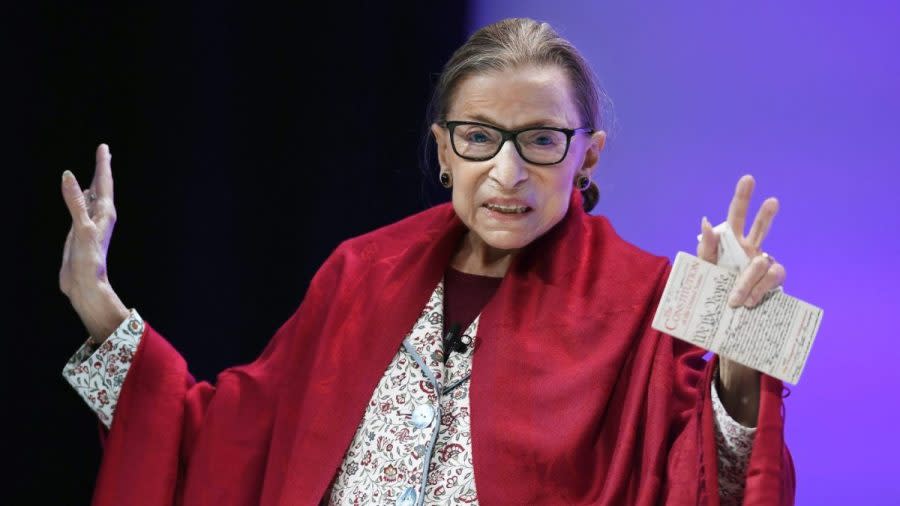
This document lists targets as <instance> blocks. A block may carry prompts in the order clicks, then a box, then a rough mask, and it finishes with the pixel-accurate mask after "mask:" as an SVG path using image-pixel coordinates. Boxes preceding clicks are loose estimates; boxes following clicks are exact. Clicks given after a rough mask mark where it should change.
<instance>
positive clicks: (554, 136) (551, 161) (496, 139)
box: [441, 121, 594, 165]
mask: <svg viewBox="0 0 900 506" xmlns="http://www.w3.org/2000/svg"><path fill="white" fill-rule="evenodd" d="M441 126H443V127H444V128H446V129H447V130H449V131H450V144H451V145H452V146H453V151H454V152H455V153H456V154H457V155H459V156H460V157H461V158H465V159H466V160H472V161H474V162H481V161H484V160H490V159H491V158H493V157H495V156H497V153H499V152H500V149H501V148H502V147H503V143H504V142H506V141H508V140H510V139H512V141H513V145H514V146H515V147H516V151H518V152H519V156H521V157H522V159H523V160H525V161H526V162H528V163H533V164H535V165H555V164H557V163H559V162H561V161H563V160H564V159H565V158H566V154H567V153H568V152H569V143H570V142H571V141H572V136H573V135H575V134H576V133H580V132H587V133H589V134H590V133H594V130H593V129H592V128H590V127H581V128H575V129H571V128H554V127H531V128H523V129H522V130H515V131H510V130H504V129H502V128H497V127H495V126H493V125H486V124H484V123H477V122H474V121H444V122H443V123H441Z"/></svg>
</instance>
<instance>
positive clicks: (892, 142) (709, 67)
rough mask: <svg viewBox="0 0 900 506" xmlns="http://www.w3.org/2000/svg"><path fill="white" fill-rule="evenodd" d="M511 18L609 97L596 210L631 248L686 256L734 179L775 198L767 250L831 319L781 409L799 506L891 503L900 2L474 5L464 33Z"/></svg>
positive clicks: (896, 375) (898, 367)
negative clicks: (548, 32) (555, 34)
mask: <svg viewBox="0 0 900 506" xmlns="http://www.w3.org/2000/svg"><path fill="white" fill-rule="evenodd" d="M512 16H527V17H533V18H537V19H542V20H546V21H548V22H550V23H551V24H552V25H553V26H555V27H556V28H557V29H559V31H561V32H562V34H563V35H564V36H565V37H568V38H569V39H570V40H571V41H572V42H574V43H575V45H576V46H577V47H578V48H580V49H581V50H582V51H583V52H584V53H585V55H586V57H587V58H588V59H589V60H590V62H591V64H592V65H593V67H594V70H595V72H596V73H597V74H598V75H599V77H600V79H601V81H602V83H603V85H604V86H605V88H606V91H607V92H608V94H609V96H610V97H611V99H612V102H613V104H614V113H613V114H612V115H610V116H608V119H609V123H610V128H611V132H612V136H611V138H610V139H609V141H608V142H607V146H608V148H607V150H606V151H605V152H604V154H603V156H602V159H601V163H600V167H599V170H598V171H597V176H596V179H597V181H598V182H599V185H600V188H601V192H602V197H601V201H600V205H599V206H598V212H599V213H602V214H605V215H607V216H609V217H610V218H611V219H612V222H613V224H614V225H615V226H616V228H617V229H618V230H619V232H620V233H621V234H622V235H623V236H624V237H625V238H627V239H629V240H631V241H633V242H634V243H636V244H638V245H639V246H641V247H643V248H645V249H648V250H650V251H652V252H654V253H657V254H661V255H668V256H669V257H674V255H675V252H676V251H678V250H685V251H690V252H694V251H695V247H696V242H695V236H696V234H697V232H698V230H699V226H700V225H699V224H700V219H701V217H702V216H704V215H705V216H708V217H709V219H710V221H712V222H713V223H714V224H715V223H718V222H720V221H723V220H724V219H725V217H726V211H727V206H728V202H729V199H730V197H731V194H732V191H733V188H734V184H735V183H736V182H737V180H738V178H739V177H740V176H741V174H747V173H750V174H753V175H754V176H755V177H756V179H757V193H756V195H755V196H754V205H756V206H758V204H759V203H760V202H762V200H763V199H764V198H765V197H768V196H772V195H774V196H777V197H778V198H779V199H780V201H781V212H780V213H779V215H778V217H777V218H776V219H775V223H774V226H773V228H772V230H771V233H770V236H769V239H768V240H767V241H766V244H765V247H766V249H767V250H768V251H769V252H771V253H772V254H773V255H774V256H776V257H777V258H778V260H779V261H780V262H782V263H783V264H784V265H785V266H786V267H787V271H788V277H787V282H786V286H785V289H786V291H787V292H788V293H790V294H793V295H796V296H798V297H801V298H803V299H805V300H808V301H810V302H812V303H814V304H817V305H819V306H821V307H822V308H824V310H825V315H824V318H823V324H822V328H821V331H820V333H819V336H818V338H817V340H816V342H815V345H814V347H813V350H812V356H811V358H810V360H809V363H808V365H807V367H806V369H805V371H804V373H803V377H802V379H801V380H800V383H799V385H798V386H796V387H794V388H792V394H791V396H790V398H789V399H788V401H787V408H786V412H787V415H786V416H787V440H788V445H789V447H790V449H791V450H792V453H793V456H794V459H795V462H796V467H797V480H798V489H797V503H798V504H800V505H813V504H814V505H825V504H829V505H830V504H841V505H843V504H897V501H898V500H900V499H898V498H900V480H898V479H897V475H898V472H900V465H898V463H897V462H898V459H897V458H896V456H897V455H898V454H900V442H898V436H897V429H896V428H897V417H898V415H900V406H898V394H897V387H898V385H900V351H898V350H900V346H898V343H897V336H898V331H897V328H896V320H895V319H894V317H895V316H896V314H897V312H898V310H900V297H898V295H897V291H898V281H900V276H898V271H900V267H898V263H897V258H898V256H900V237H898V231H900V205H898V202H900V198H898V195H897V193H898V190H897V189H898V186H900V174H898V172H900V126H898V125H900V92H898V91H900V58H898V57H897V54H898V53H897V48H900V30H898V29H897V27H898V26H900V7H897V6H896V4H895V3H894V2H887V1H884V2H871V1H867V2H856V3H853V4H852V5H851V4H847V3H845V2H835V1H828V2H812V1H804V2H787V3H786V2H753V3H748V4H739V3H734V2H728V3H722V2H716V1H712V0H705V1H700V2H690V3H683V2H681V3H672V2H652V3H651V2H638V3H635V2H587V1H581V2H549V3H548V2H538V1H533V0H514V1H510V0H507V1H476V2H474V3H473V5H472V16H471V18H470V20H469V27H470V29H471V30H474V29H475V28H477V27H479V26H482V25H484V24H487V23H490V22H494V21H497V20H499V19H502V18H505V17H512ZM754 212H755V209H754Z"/></svg>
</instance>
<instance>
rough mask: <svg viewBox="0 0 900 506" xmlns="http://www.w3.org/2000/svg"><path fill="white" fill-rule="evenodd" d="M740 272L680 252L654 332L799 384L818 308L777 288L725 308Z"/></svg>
mask: <svg viewBox="0 0 900 506" xmlns="http://www.w3.org/2000/svg"><path fill="white" fill-rule="evenodd" d="M737 277H738V273H737V272H735V271H734V270H733V269H728V268H725V267H720V266H717V265H715V264H711V263H709V262H706V261H704V260H701V259H700V258H697V257H695V256H693V255H690V254H688V253H684V252H679V253H678V255H677V256H676V257H675V264H674V265H673V266H672V272H671V274H670V275H669V281H668V282H667V283H666V288H665V291H664V292H663V295H662V299H661V301H660V303H659V308H658V309H657V310H656V315H655V316H654V317H653V328H655V329H656V330H659V331H661V332H665V333H666V334H669V335H671V336H673V337H677V338H679V339H682V340H685V341H687V342H689V343H691V344H694V345H696V346H699V347H701V348H704V349H707V350H709V351H712V352H714V353H716V354H718V355H719V356H721V357H725V358H728V359H730V360H734V361H735V362H738V363H740V364H744V365H746V366H748V367H752V368H753V369H756V370H757V371H760V372H763V373H765V374H768V375H770V376H773V377H775V378H778V379H780V380H782V381H786V382H788V383H791V384H797V381H798V380H799V379H800V374H801V373H802V372H803V366H804V365H805V364H806V359H807V357H809V351H810V348H812V344H813V340H814V339H815V337H816V333H817V332H818V331H819V324H820V323H821V321H822V310H821V309H820V308H817V307H815V306H813V305H812V304H808V303H806V302H803V301H802V300H800V299H797V298H795V297H791V296H790V295H787V294H785V293H784V292H783V291H781V290H773V291H771V292H769V293H768V294H766V296H765V297H764V298H763V300H762V302H760V303H759V304H758V305H756V306H755V307H753V308H751V309H747V308H745V307H743V306H741V307H738V308H731V307H729V306H728V303H727V301H728V295H729V294H730V293H731V288H732V287H733V286H734V284H735V282H736V280H737Z"/></svg>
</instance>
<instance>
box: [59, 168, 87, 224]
mask: <svg viewBox="0 0 900 506" xmlns="http://www.w3.org/2000/svg"><path fill="white" fill-rule="evenodd" d="M62 194H63V200H65V202H66V207H67V208H69V214H71V215H72V223H73V224H75V225H76V226H78V227H85V226H88V225H90V224H91V218H90V216H88V211H87V204H86V203H85V201H84V193H83V192H82V191H81V187H80V186H79V185H78V181H77V180H76V179H75V176H74V175H73V174H72V172H71V171H68V170H67V171H65V172H63V176H62Z"/></svg>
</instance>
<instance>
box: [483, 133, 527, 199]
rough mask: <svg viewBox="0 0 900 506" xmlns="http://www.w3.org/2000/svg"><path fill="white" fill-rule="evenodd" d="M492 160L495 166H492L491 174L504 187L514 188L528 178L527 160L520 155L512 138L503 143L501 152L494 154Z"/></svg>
mask: <svg viewBox="0 0 900 506" xmlns="http://www.w3.org/2000/svg"><path fill="white" fill-rule="evenodd" d="M492 161H493V162H494V166H493V167H492V168H491V172H490V176H491V178H492V179H494V180H495V181H497V183H498V184H499V185H500V186H501V187H502V188H504V189H507V190H512V189H514V188H515V187H516V185H518V184H519V183H521V182H522V181H524V180H525V179H528V169H527V168H526V166H525V165H526V162H525V160H523V159H522V157H521V155H519V152H518V151H517V150H516V145H515V144H514V143H513V141H512V139H510V140H508V141H506V142H504V143H503V145H502V146H501V147H500V152H499V153H497V155H496V156H494V158H493V160H492Z"/></svg>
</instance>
